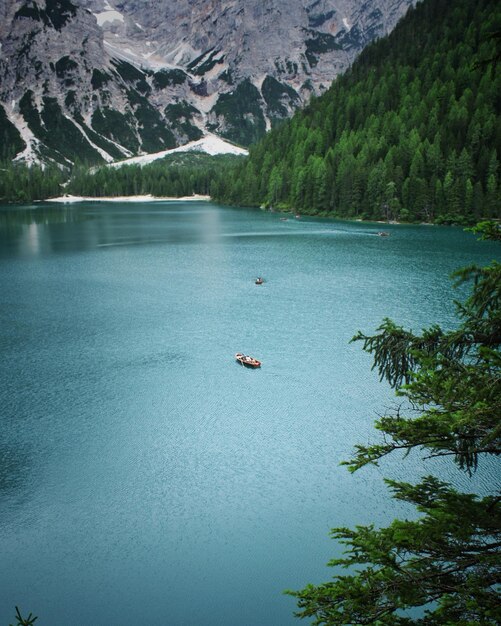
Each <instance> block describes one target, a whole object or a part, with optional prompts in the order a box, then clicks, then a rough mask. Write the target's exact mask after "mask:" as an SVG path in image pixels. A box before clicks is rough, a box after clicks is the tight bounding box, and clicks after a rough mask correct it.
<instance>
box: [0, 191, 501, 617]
mask: <svg viewBox="0 0 501 626" xmlns="http://www.w3.org/2000/svg"><path fill="white" fill-rule="evenodd" d="M380 228H381V226H378V225H374V224H372V225H371V224H355V223H345V222H335V221H327V220H324V221H322V220H313V219H307V218H302V219H300V220H295V219H293V218H292V219H289V220H288V221H287V222H285V221H282V220H280V219H279V216H278V215H277V214H270V213H263V212H260V211H250V210H236V209H229V208H222V207H219V206H215V205H212V204H207V203H158V204H127V205H115V204H108V205H105V204H97V203H95V204H90V203H89V204H81V205H75V206H72V207H64V206H55V205H52V206H51V205H40V206H31V207H15V208H7V207H3V208H1V209H0V293H1V296H0V351H1V361H0V377H1V386H0V411H1V413H0V420H1V422H0V426H1V430H0V454H1V463H0V554H1V557H0V624H2V625H3V624H8V623H9V621H13V619H14V606H15V605H19V606H20V607H22V609H23V611H24V612H29V611H33V612H34V613H35V614H37V615H39V620H38V622H37V626H38V624H39V625H40V626H115V625H116V626H129V625H130V626H135V625H138V626H139V625H140V624H141V625H142V624H158V625H172V626H181V625H186V626H234V625H237V624H238V626H282V625H290V624H295V623H297V620H295V618H294V617H293V616H292V615H293V611H294V608H295V602H294V600H293V599H292V598H290V597H288V596H284V595H283V593H282V592H283V590H284V589H287V588H289V589H297V588H300V587H302V586H304V585H305V584H306V583H308V582H321V581H325V580H328V579H329V577H330V576H331V571H330V570H329V569H328V568H327V567H326V566H325V564H326V562H327V561H328V560H329V559H330V558H332V557H333V556H335V555H336V554H339V549H338V548H337V547H336V545H335V544H334V542H333V541H332V540H331V539H329V537H328V533H329V529H330V528H331V527H333V526H341V525H353V524H355V523H358V524H359V523H369V522H371V521H374V522H376V523H385V522H388V521H389V520H390V519H392V518H393V517H394V516H395V515H410V514H412V512H411V511H409V510H408V509H406V508H405V507H404V506H403V505H402V504H398V503H396V502H394V501H392V500H391V499H390V498H389V496H388V493H387V491H386V489H385V487H384V485H383V482H382V478H383V476H389V477H392V478H396V479H414V478H417V477H419V476H420V475H423V474H424V473H430V472H433V471H440V472H441V473H442V474H445V476H446V477H448V479H450V480H451V481H453V482H454V483H456V484H458V485H459V486H461V487H462V488H464V489H467V490H470V491H473V490H476V491H483V490H485V489H489V488H491V487H492V485H493V482H494V480H495V473H496V467H495V466H494V464H492V463H491V464H487V465H484V466H483V467H482V468H481V469H480V471H479V472H478V473H477V474H476V475H475V477H474V478H473V479H469V478H468V477H466V476H464V475H463V474H461V472H459V470H457V469H456V468H455V467H454V466H453V465H452V463H451V462H450V461H443V460H442V461H436V460H435V461H423V460H422V458H421V457H422V455H421V454H413V455H411V457H410V458H408V459H407V460H406V461H405V462H404V463H402V462H401V461H400V459H399V458H397V457H393V458H389V459H388V460H387V461H385V462H384V463H383V464H382V466H381V468H379V469H378V468H372V469H371V468H366V469H363V470H361V471H360V472H358V473H357V474H355V475H350V474H349V473H348V472H347V470H346V469H345V468H343V467H340V466H339V463H340V461H342V460H343V459H346V458H348V457H349V455H350V451H351V450H352V449H353V446H354V445H355V444H356V443H367V442H368V441H370V440H373V439H374V438H375V437H376V435H375V433H374V430H373V427H372V424H373V420H374V418H375V417H376V416H377V414H378V413H379V414H380V413H382V412H383V411H384V410H385V409H386V408H388V407H389V406H391V405H392V403H394V401H395V400H394V396H393V393H392V392H391V390H389V389H388V387H387V386H386V385H384V384H381V383H379V382H378V378H377V375H376V373H375V372H371V371H370V366H371V359H370V357H369V356H368V355H366V354H365V353H363V352H362V350H361V346H360V345H359V344H350V343H349V341H350V338H351V337H352V336H353V335H354V333H355V332H356V331H357V330H358V329H362V330H364V331H366V332H372V331H374V329H375V328H376V327H377V326H378V325H379V323H380V322H381V320H382V319H383V318H384V317H385V316H389V317H392V318H393V319H395V320H397V321H398V322H400V323H401V324H403V325H405V326H407V327H411V328H413V329H415V330H419V329H420V328H422V327H423V326H425V325H429V324H431V323H433V322H439V323H441V324H443V325H445V326H447V327H451V326H453V325H454V324H455V323H456V322H455V317H454V308H453V305H452V304H451V300H452V297H453V296H454V297H457V296H458V295H461V294H458V293H457V292H456V293H454V292H453V290H452V288H451V282H450V280H449V278H448V275H449V274H450V273H451V272H452V271H453V270H454V269H455V268H457V267H460V266H463V265H465V264H470V263H472V262H475V263H485V262H488V261H490V260H491V259H492V258H494V257H495V256H496V254H498V251H497V248H496V247H495V246H494V244H491V243H479V242H477V241H476V240H475V238H474V237H473V236H472V235H470V234H465V233H464V232H462V231H461V230H460V229H455V228H436V227H426V226H419V227H418V226H416V227H415V226H384V228H385V230H388V231H389V232H390V233H391V236H390V237H386V238H383V237H378V236H377V231H378V230H379V229H380ZM258 275H262V276H264V277H265V279H266V282H265V284H264V285H262V286H256V285H255V284H254V278H255V277H256V276H258ZM237 351H242V352H245V353H250V354H252V355H254V356H255V357H257V358H259V359H261V360H262V361H263V366H262V369H261V370H248V369H244V368H242V367H240V366H239V365H238V364H237V363H236V362H235V361H234V359H233V355H234V353H235V352H237Z"/></svg>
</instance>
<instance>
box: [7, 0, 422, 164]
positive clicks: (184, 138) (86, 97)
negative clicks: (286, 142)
mask: <svg viewBox="0 0 501 626" xmlns="http://www.w3.org/2000/svg"><path fill="white" fill-rule="evenodd" d="M413 1H414V0H366V2H364V3H363V4H362V5H360V4H359V3H357V2H355V1H354V0H293V1H291V0H270V1H269V2H267V3H266V4H263V3H262V2H260V1H258V0H246V1H244V0H222V1H220V2H214V1H213V0H199V1H197V2H195V1H194V0H178V1H176V2H174V1H173V0H159V1H158V2H156V3H151V2H145V1H144V0H122V1H119V0H0V16H1V20H0V44H1V47H0V137H2V139H3V142H2V148H1V150H2V152H1V154H0V158H12V157H13V156H15V155H17V157H16V158H17V159H18V160H22V161H26V162H39V161H46V162H47V161H54V162H57V163H60V164H66V165H69V164H70V163H71V162H74V161H75V160H83V161H87V162H110V161H112V160H116V159H121V158H124V157H127V156H132V155H136V154H143V153H149V152H156V151H161V150H165V149H168V148H171V147H174V146H176V145H180V144H184V143H187V142H189V141H194V140H197V139H199V138H200V137H202V135H203V134H204V133H206V132H207V131H209V132H214V133H216V134H218V135H220V136H222V137H225V138H227V139H230V140H231V141H235V142H237V143H240V144H244V145H247V144H249V143H250V142H252V141H255V140H256V139H258V138H259V137H261V136H262V135H263V133H264V132H265V130H266V129H269V128H270V127H272V126H274V125H276V124H277V123H280V122H281V121H282V120H284V119H285V118H287V117H289V116H290V115H291V114H292V113H293V111H294V110H295V109H296V108H297V107H299V106H301V105H302V104H304V102H306V101H307V99H308V98H309V96H310V94H311V93H317V94H318V93H321V92H322V91H323V90H324V89H325V88H326V87H327V86H328V85H329V84H330V81H331V80H332V78H333V77H334V76H335V75H337V74H338V73H339V72H340V71H342V70H344V69H345V68H346V67H347V66H348V65H349V63H351V61H352V60H353V58H354V57H355V56H356V54H357V53H358V52H359V51H360V50H361V49H362V48H363V46H364V45H366V43H367V42H369V41H371V40H372V39H373V38H374V37H377V36H379V35H381V34H384V33H385V32H388V31H389V30H390V29H391V28H392V27H393V26H394V25H395V23H396V21H397V19H398V18H399V17H400V16H401V15H402V14H403V13H404V12H405V10H406V9H407V7H408V6H409V5H410V4H412V3H413Z"/></svg>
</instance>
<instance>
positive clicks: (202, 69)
mask: <svg viewBox="0 0 501 626" xmlns="http://www.w3.org/2000/svg"><path fill="white" fill-rule="evenodd" d="M220 54H221V51H220V50H214V51H213V52H211V53H210V54H209V56H208V57H207V59H206V60H205V61H204V62H203V63H201V64H200V65H198V66H197V67H195V66H193V67H192V70H191V71H192V72H193V74H196V75H198V76H203V75H204V74H206V73H207V72H210V71H211V69H212V68H213V67H215V66H216V65H218V64H221V63H223V60H224V57H220V56H219V55H220ZM216 57H217V58H216ZM191 66H192V64H190V65H189V66H188V68H190V67H191Z"/></svg>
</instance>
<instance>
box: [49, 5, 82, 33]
mask: <svg viewBox="0 0 501 626" xmlns="http://www.w3.org/2000/svg"><path fill="white" fill-rule="evenodd" d="M45 11H46V13H47V17H48V18H49V20H50V22H51V23H52V25H53V26H54V28H55V29H56V30H61V29H62V27H63V26H64V25H65V24H66V23H67V22H68V21H69V20H70V19H71V18H72V17H75V15H76V12H77V7H76V6H75V5H74V4H72V3H71V2H70V0H46V3H45Z"/></svg>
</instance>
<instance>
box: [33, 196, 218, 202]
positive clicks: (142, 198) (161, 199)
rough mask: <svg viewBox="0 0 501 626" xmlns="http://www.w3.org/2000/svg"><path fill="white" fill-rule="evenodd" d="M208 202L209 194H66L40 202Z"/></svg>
mask: <svg viewBox="0 0 501 626" xmlns="http://www.w3.org/2000/svg"><path fill="white" fill-rule="evenodd" d="M195 201H199V202H209V201H210V196H202V195H193V196H182V197H181V198H176V197H173V196H152V195H151V194H146V195H143V196H98V197H94V196H72V195H70V194H66V195H64V196H59V197H57V198H46V199H45V200H42V202H58V203H60V204H75V203H77V202H195Z"/></svg>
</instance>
